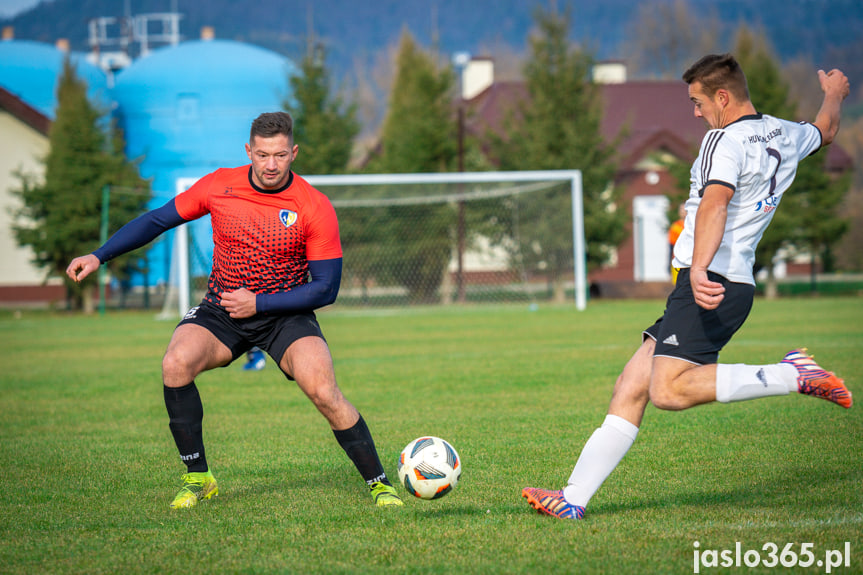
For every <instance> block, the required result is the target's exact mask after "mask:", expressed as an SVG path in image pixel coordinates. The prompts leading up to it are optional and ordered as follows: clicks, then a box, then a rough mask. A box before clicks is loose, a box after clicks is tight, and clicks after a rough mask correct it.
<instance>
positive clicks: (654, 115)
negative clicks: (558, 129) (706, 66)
mask: <svg viewBox="0 0 863 575" xmlns="http://www.w3.org/2000/svg"><path fill="white" fill-rule="evenodd" d="M600 89H601V92H602V98H603V101H604V115H603V118H602V123H601V125H600V131H601V132H602V135H603V137H605V139H606V140H607V141H612V140H614V139H615V138H616V137H617V135H618V134H619V133H620V131H621V130H623V129H625V130H626V132H625V136H624V137H623V138H622V140H621V144H620V147H619V148H618V152H619V159H620V162H621V164H620V167H621V169H624V170H626V169H631V168H633V167H634V166H635V164H636V163H637V162H638V161H639V160H641V159H643V158H644V157H645V156H646V155H647V154H649V153H651V152H654V151H657V150H665V151H668V152H670V153H672V154H674V155H675V156H676V157H678V158H680V159H681V160H683V161H686V162H691V161H692V160H694V159H695V156H696V155H697V153H698V147H699V145H700V144H701V139H702V138H703V137H704V134H705V132H706V131H707V126H706V124H705V123H704V121H703V120H701V119H699V118H696V117H695V115H694V112H693V104H692V102H691V101H690V100H689V95H688V93H687V89H686V84H685V83H684V82H682V81H633V82H625V83H622V84H603V85H601V86H600ZM529 97H530V96H529V94H528V91H527V87H526V85H525V84H524V82H497V83H495V84H493V85H492V86H490V87H489V88H487V89H486V90H484V91H483V92H481V93H480V94H479V95H477V96H476V97H474V98H473V99H471V100H469V101H468V102H467V106H468V109H469V110H470V113H469V114H468V121H467V124H466V127H467V130H468V132H469V133H471V134H472V135H473V136H474V137H476V138H478V139H480V140H481V141H482V140H485V132H486V131H487V130H490V131H492V132H494V133H496V134H498V135H503V134H504V130H503V127H504V125H505V123H506V122H507V121H508V120H509V119H510V118H515V119H517V118H518V109H519V107H518V104H517V103H518V102H527V101H528V99H529ZM827 162H828V167H829V168H830V169H831V170H840V171H842V170H846V169H850V168H851V166H852V160H851V157H850V156H849V155H848V154H847V153H846V152H845V151H844V150H843V149H842V148H841V147H840V146H838V145H836V144H833V145H831V146H830V147H829V148H828V155H827Z"/></svg>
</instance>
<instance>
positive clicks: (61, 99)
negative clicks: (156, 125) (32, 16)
mask: <svg viewBox="0 0 863 575" xmlns="http://www.w3.org/2000/svg"><path fill="white" fill-rule="evenodd" d="M49 142H50V152H49V153H48V155H47V157H46V158H45V159H44V161H43V163H44V165H45V175H44V180H43V181H42V182H41V183H40V182H39V181H37V179H36V178H34V177H32V176H28V175H24V174H19V179H20V181H21V188H20V189H19V190H17V191H16V194H17V195H18V196H19V197H20V198H21V202H22V207H21V209H19V210H18V211H17V213H16V223H15V225H14V226H13V230H14V233H15V236H16V239H17V241H18V244H19V245H21V246H30V247H31V248H32V250H33V253H34V259H33V263H34V264H36V265H37V266H39V267H44V268H45V269H46V271H47V273H48V275H59V276H61V277H63V278H64V281H65V282H66V289H67V299H68V301H69V303H70V305H73V306H74V307H76V308H80V307H82V305H83V306H84V308H85V309H86V310H87V311H92V309H93V303H92V290H91V289H88V288H90V287H92V285H93V283H95V281H96V280H95V276H94V277H93V278H92V279H90V278H88V280H90V281H87V280H85V281H84V282H82V283H81V284H77V283H75V282H72V281H71V280H69V279H68V278H67V277H66V274H65V270H66V266H67V265H68V264H69V262H70V261H71V260H72V259H73V258H74V257H75V256H78V255H81V254H82V253H88V252H91V251H93V250H94V249H96V248H97V247H98V246H99V243H100V237H99V236H100V225H101V221H102V195H103V190H104V189H105V187H106V186H108V188H109V189H112V190H114V193H111V194H110V204H109V206H110V208H109V211H108V214H109V231H111V232H113V231H116V230H117V229H119V228H120V227H121V226H122V225H123V224H125V223H126V222H127V221H129V220H130V219H132V218H134V217H135V216H137V215H138V214H140V213H141V212H142V211H143V210H144V209H145V206H146V203H147V201H148V200H149V199H150V192H149V184H148V183H147V182H144V181H142V180H141V179H140V177H139V176H138V171H137V167H136V166H135V165H134V164H132V163H130V162H128V161H127V160H126V158H125V156H124V155H123V152H122V149H123V142H122V139H121V137H120V135H119V134H118V133H117V132H116V131H113V130H110V131H109V133H108V134H106V132H105V131H104V130H103V129H102V128H100V113H99V112H98V110H97V109H96V108H95V107H94V106H93V105H92V104H91V103H90V102H89V101H88V99H87V91H86V85H85V83H84V82H83V81H82V80H80V79H78V78H77V76H76V75H75V70H74V67H73V66H72V64H71V63H70V62H69V60H68V58H67V59H66V61H65V62H64V64H63V72H62V74H61V77H60V79H59V83H58V88H57V112H56V119H55V120H54V122H53V124H52V126H51V131H50V135H49ZM134 260H135V255H133V254H126V255H125V256H123V257H120V258H117V259H115V260H112V261H111V262H110V264H109V269H110V270H111V271H112V272H113V273H114V274H115V275H117V276H120V277H122V276H123V275H125V274H126V273H127V272H128V270H129V267H130V262H132V261H134Z"/></svg>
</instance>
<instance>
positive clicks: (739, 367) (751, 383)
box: [716, 363, 799, 403]
mask: <svg viewBox="0 0 863 575" xmlns="http://www.w3.org/2000/svg"><path fill="white" fill-rule="evenodd" d="M798 375H799V374H798V373H797V368H796V367H794V366H793V365H790V364H787V363H774V364H771V365H746V364H743V363H735V364H722V363H720V364H718V365H717V366H716V401H720V402H722V403H729V402H731V401H745V400H747V399H756V398H758V397H769V396H771V395H788V393H790V392H792V391H793V392H796V391H797V376H798Z"/></svg>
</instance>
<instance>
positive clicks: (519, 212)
mask: <svg viewBox="0 0 863 575" xmlns="http://www.w3.org/2000/svg"><path fill="white" fill-rule="evenodd" d="M304 177H305V179H306V180H308V182H309V183H310V184H312V185H313V186H315V187H316V188H317V189H318V190H320V191H321V192H323V193H324V194H326V195H327V196H328V197H329V198H330V200H331V201H332V203H333V206H334V207H335V209H336V213H337V215H338V218H339V230H340V234H341V241H342V249H343V252H344V266H343V272H342V284H341V289H340V290H339V297H338V300H337V304H336V305H339V306H340V307H341V306H345V307H347V306H351V307H402V306H410V305H452V304H483V303H508V302H525V303H528V304H531V305H532V304H537V303H539V302H543V301H556V302H561V301H567V300H569V301H574V302H575V305H576V307H577V309H579V310H583V309H584V308H585V306H586V301H587V277H586V276H587V273H586V247H585V239H584V216H583V214H584V210H583V204H582V181H581V172H580V171H579V170H548V171H524V172H460V173H431V174H361V175H327V176H304ZM194 181H195V180H194V179H188V178H184V179H181V180H178V181H177V193H180V192H182V191H183V190H185V189H187V188H188V187H189V186H190V185H191V184H192V183H194ZM201 225H202V224H201V223H199V222H190V223H189V224H184V225H183V226H181V227H180V228H178V230H177V233H176V234H175V246H174V258H175V260H174V261H175V262H176V269H177V273H176V285H177V288H176V289H177V294H178V297H177V298H176V299H174V298H172V301H173V305H177V306H178V307H177V308H174V309H177V310H179V313H180V314H181V315H182V314H183V313H185V311H186V310H187V309H188V308H189V305H190V301H197V299H199V298H200V297H201V295H202V294H203V290H205V289H206V275H207V274H208V273H209V269H208V268H206V266H205V265H202V260H203V258H202V257H201V254H207V253H209V254H212V245H211V243H210V245H209V246H206V245H205V246H201V245H197V244H200V243H201V242H202V241H205V238H206V235H205V234H202V232H201V229H202V228H201ZM203 225H204V226H205V227H207V228H209V222H206V223H205V224H203ZM195 226H197V227H195ZM209 233H210V234H211V233H212V232H209ZM210 242H211V240H210ZM205 257H206V256H204V258H205ZM173 267H174V266H172V269H173ZM171 283H172V285H173V284H174V283H175V280H173V279H172V280H171ZM192 298H195V299H194V300H193V299H192ZM169 305H171V303H170V302H168V301H167V300H166V307H165V311H168V306H169Z"/></svg>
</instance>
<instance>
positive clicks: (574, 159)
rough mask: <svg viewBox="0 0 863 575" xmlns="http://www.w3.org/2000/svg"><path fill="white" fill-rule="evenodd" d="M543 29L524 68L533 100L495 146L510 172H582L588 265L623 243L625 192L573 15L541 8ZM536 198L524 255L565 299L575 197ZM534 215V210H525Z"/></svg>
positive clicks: (590, 62)
mask: <svg viewBox="0 0 863 575" xmlns="http://www.w3.org/2000/svg"><path fill="white" fill-rule="evenodd" d="M535 18H536V23H537V27H538V33H536V34H534V35H533V36H532V37H531V38H530V56H529V59H528V62H527V64H526V67H525V79H526V82H527V88H528V92H529V101H528V102H526V103H524V104H523V105H522V106H521V108H520V110H519V116H521V118H520V119H519V120H518V121H513V122H511V126H512V128H511V129H510V130H509V131H508V132H507V133H506V134H505V136H504V138H499V139H495V140H493V143H492V150H493V153H494V154H495V155H496V156H497V158H498V160H499V162H500V167H501V169H503V170H559V169H579V170H581V171H582V184H583V189H584V224H585V239H586V243H587V261H588V266H589V267H596V266H598V265H601V264H603V263H606V262H607V261H608V259H609V257H610V255H611V253H612V252H613V250H614V249H615V248H616V247H617V246H618V245H619V244H620V243H621V242H622V241H623V240H624V238H625V235H626V232H625V231H624V230H625V228H624V224H625V219H626V211H625V210H623V209H617V207H618V206H617V203H618V201H619V199H620V195H621V190H619V189H617V188H616V187H615V186H614V183H613V182H614V174H615V171H616V165H615V162H614V159H613V153H614V151H613V150H614V148H613V146H614V143H609V142H605V141H604V140H603V137H602V135H601V133H600V122H601V119H602V109H601V99H600V94H599V91H598V88H597V86H596V85H595V84H593V82H592V81H591V77H590V73H591V67H592V65H593V60H592V58H591V56H590V55H589V54H588V53H586V52H585V51H583V50H580V49H577V48H574V47H573V46H572V45H571V44H570V42H569V41H568V39H567V34H568V30H569V27H570V26H569V23H570V16H569V13H568V12H567V13H564V14H558V13H555V12H546V11H543V10H542V9H541V8H538V9H537V10H536V12H535ZM554 197H555V198H556V199H551V198H547V199H546V200H545V201H543V202H536V204H535V205H534V206H533V207H534V209H535V210H539V211H541V215H535V216H534V220H535V221H536V225H533V226H530V227H527V226H522V230H523V232H524V233H523V234H522V240H521V242H522V244H523V247H522V249H521V253H522V254H523V255H525V256H527V257H528V258H529V259H530V260H531V261H528V262H526V263H528V264H529V265H531V264H532V266H533V267H535V268H542V269H544V270H545V271H546V273H548V274H549V276H550V278H551V280H552V282H553V285H554V289H555V299H557V300H560V299H562V298H563V291H562V278H563V276H564V272H565V271H566V270H568V269H572V266H573V261H572V258H573V253H572V249H573V248H572V233H571V228H572V222H571V220H572V218H571V209H570V208H569V198H568V197H565V196H563V195H561V194H556V195H555V196H554ZM525 217H527V214H525Z"/></svg>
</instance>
